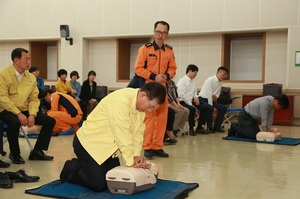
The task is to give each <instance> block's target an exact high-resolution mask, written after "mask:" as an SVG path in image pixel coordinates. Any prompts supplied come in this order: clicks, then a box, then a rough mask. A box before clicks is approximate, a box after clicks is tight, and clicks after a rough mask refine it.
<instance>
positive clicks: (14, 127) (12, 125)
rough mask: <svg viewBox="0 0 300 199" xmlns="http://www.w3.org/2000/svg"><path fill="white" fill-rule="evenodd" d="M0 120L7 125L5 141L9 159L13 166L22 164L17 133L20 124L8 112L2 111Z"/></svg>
mask: <svg viewBox="0 0 300 199" xmlns="http://www.w3.org/2000/svg"><path fill="white" fill-rule="evenodd" d="M0 119H1V120H2V121H3V122H5V123H6V124H7V140H8V143H9V149H10V155H9V158H10V159H11V160H12V162H13V163H14V164H24V163H25V161H24V159H23V158H22V157H21V155H20V154H21V151H20V147H19V131H20V126H21V123H20V121H19V119H18V117H17V116H16V115H15V114H13V113H11V112H9V111H6V110H3V111H2V112H1V113H0Z"/></svg>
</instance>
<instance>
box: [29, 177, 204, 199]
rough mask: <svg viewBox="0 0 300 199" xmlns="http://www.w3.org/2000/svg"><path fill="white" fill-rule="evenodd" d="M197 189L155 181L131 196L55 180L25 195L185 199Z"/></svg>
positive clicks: (195, 185)
mask: <svg viewBox="0 0 300 199" xmlns="http://www.w3.org/2000/svg"><path fill="white" fill-rule="evenodd" d="M197 187H199V184H198V183H184V182H179V181H170V180H160V179H159V180H157V183H156V185H155V187H154V188H152V189H150V190H147V191H143V192H139V193H136V194H133V195H119V194H113V193H111V192H109V190H106V191H104V192H94V191H92V190H90V189H88V188H85V187H83V186H80V185H77V184H71V183H67V182H65V183H61V182H60V180H56V181H53V182H50V183H48V184H45V185H43V186H41V187H38V188H34V189H27V190H25V193H27V194H33V195H39V196H45V197H53V198H69V199H73V198H76V199H98V198H105V199H141V198H143V199H172V198H174V199H175V198H176V199H180V198H186V197H187V196H188V192H189V191H191V190H194V189H196V188H197Z"/></svg>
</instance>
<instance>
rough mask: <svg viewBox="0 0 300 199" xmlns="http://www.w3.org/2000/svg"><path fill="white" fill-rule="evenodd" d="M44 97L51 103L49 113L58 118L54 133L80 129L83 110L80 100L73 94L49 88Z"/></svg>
mask: <svg viewBox="0 0 300 199" xmlns="http://www.w3.org/2000/svg"><path fill="white" fill-rule="evenodd" d="M44 99H45V101H46V102H47V103H49V104H50V107H49V110H48V111H47V115H49V116H51V117H53V118H54V119H55V120H56V124H55V126H54V129H53V132H54V133H60V132H66V131H68V130H70V129H71V128H74V131H75V132H76V131H77V130H78V128H79V127H78V123H79V122H80V121H81V119H82V111H81V108H80V106H79V104H78V102H77V101H76V100H75V99H74V98H73V97H72V96H71V95H68V94H65V93H60V92H54V91H52V90H47V91H46V96H45V97H44Z"/></svg>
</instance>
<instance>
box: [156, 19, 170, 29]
mask: <svg viewBox="0 0 300 199" xmlns="http://www.w3.org/2000/svg"><path fill="white" fill-rule="evenodd" d="M158 24H162V25H164V26H167V29H168V31H169V30H170V25H169V24H168V23H167V22H165V21H157V22H155V24H154V30H155V28H156V27H157V25H158Z"/></svg>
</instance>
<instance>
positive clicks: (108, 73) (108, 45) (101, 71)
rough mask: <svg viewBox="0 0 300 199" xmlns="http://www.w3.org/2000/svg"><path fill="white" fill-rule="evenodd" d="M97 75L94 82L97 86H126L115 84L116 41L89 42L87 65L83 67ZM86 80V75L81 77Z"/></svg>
mask: <svg viewBox="0 0 300 199" xmlns="http://www.w3.org/2000/svg"><path fill="white" fill-rule="evenodd" d="M85 67H86V68H89V70H94V71H95V72H96V73H97V76H96V79H95V81H96V82H97V84H99V85H109V86H113V87H125V85H127V84H118V83H116V40H115V39H102V40H90V44H89V65H88V66H85ZM82 77H83V78H82V79H86V78H87V74H83V75H82Z"/></svg>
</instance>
